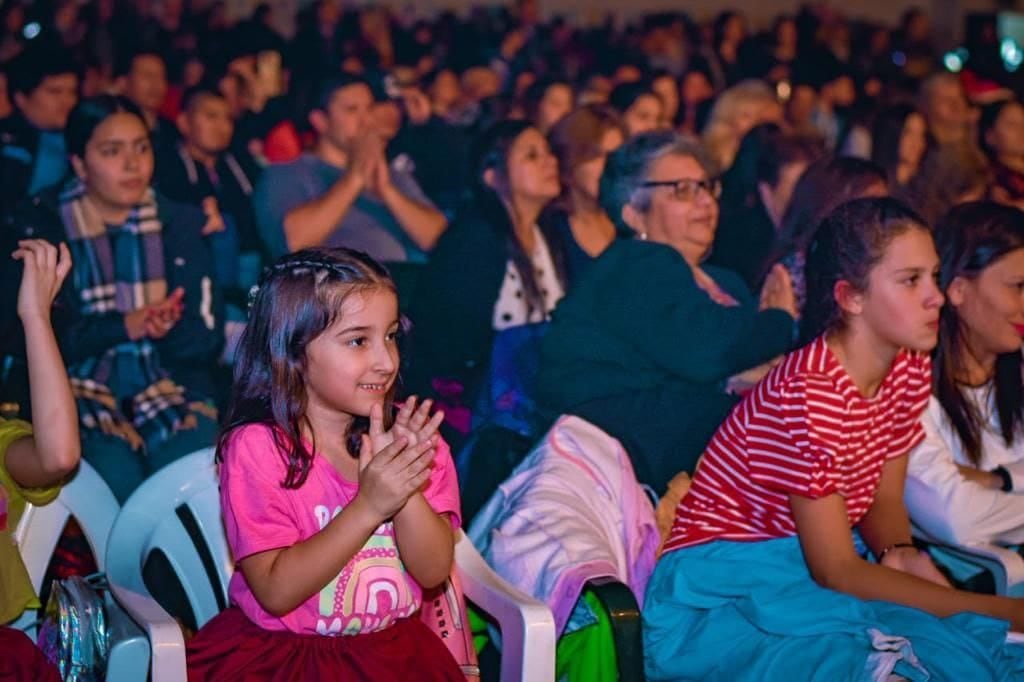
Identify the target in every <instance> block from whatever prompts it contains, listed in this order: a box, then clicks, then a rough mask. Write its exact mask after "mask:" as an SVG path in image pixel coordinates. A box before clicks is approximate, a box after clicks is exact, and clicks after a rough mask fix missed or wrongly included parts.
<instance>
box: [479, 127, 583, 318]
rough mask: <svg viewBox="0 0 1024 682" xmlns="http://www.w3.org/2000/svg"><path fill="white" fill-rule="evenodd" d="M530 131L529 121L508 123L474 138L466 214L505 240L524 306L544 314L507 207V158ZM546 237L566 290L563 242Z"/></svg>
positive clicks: (541, 297)
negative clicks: (490, 179) (490, 180)
mask: <svg viewBox="0 0 1024 682" xmlns="http://www.w3.org/2000/svg"><path fill="white" fill-rule="evenodd" d="M531 129H535V128H534V125H533V124H532V123H530V122H529V121H522V120H512V119H508V120H504V121H500V122H499V123H496V124H494V125H493V126H491V127H490V128H488V129H487V131H485V132H484V133H483V135H481V136H480V137H479V138H477V140H476V141H475V144H474V147H473V155H472V158H473V170H474V179H475V183H474V188H473V197H472V205H471V206H470V207H469V208H468V210H469V211H472V212H474V213H475V214H476V215H477V216H478V217H480V218H482V219H483V220H484V222H486V223H487V224H488V225H492V226H494V228H495V229H496V231H497V233H498V234H500V235H502V236H503V237H504V240H505V251H506V253H507V254H508V257H509V259H510V260H511V261H512V264H513V265H515V268H516V270H517V271H518V272H519V277H520V281H521V282H522V284H523V295H524V297H525V298H526V303H527V305H529V307H530V309H531V310H544V294H543V292H542V291H541V287H540V283H539V282H538V281H537V276H536V275H535V274H534V266H533V262H532V260H531V259H530V254H528V253H526V251H524V250H523V247H522V245H520V243H519V240H518V239H516V233H515V226H514V225H513V224H512V216H511V215H510V214H509V209H508V207H507V206H506V201H508V199H509V197H508V192H509V189H508V178H509V168H508V163H509V154H510V152H511V150H512V145H514V144H515V142H516V140H517V139H519V136H520V135H522V134H523V133H525V132H526V131H527V130H531ZM488 170H491V171H494V174H495V176H496V180H497V182H496V183H495V184H496V185H497V188H495V187H491V186H489V185H488V184H487V183H486V182H485V181H484V179H483V178H484V174H485V173H486V172H487V171H488ZM545 237H546V241H547V246H548V251H549V252H550V253H551V260H552V261H553V263H554V266H555V274H556V276H557V277H558V279H559V281H560V282H561V283H562V285H563V286H565V285H566V282H567V275H566V255H565V247H564V246H563V244H562V240H560V239H553V238H552V235H551V234H550V233H549V234H545Z"/></svg>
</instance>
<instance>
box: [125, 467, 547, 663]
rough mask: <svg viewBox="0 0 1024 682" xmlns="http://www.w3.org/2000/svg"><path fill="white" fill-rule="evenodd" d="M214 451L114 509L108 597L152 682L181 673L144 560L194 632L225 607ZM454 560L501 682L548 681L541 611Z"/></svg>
mask: <svg viewBox="0 0 1024 682" xmlns="http://www.w3.org/2000/svg"><path fill="white" fill-rule="evenodd" d="M213 452H214V451H213V449H212V448H211V449H206V450H200V451H198V452H195V453H193V454H191V455H188V456H187V457H184V458H182V459H180V460H178V461H176V462H174V463H172V464H170V465H168V466H167V467H165V468H164V469H162V470H161V471H159V472H158V473H157V474H156V475H155V476H153V477H151V478H150V479H149V480H147V481H146V482H145V483H143V484H142V486H140V487H139V489H138V490H136V491H135V493H134V494H133V495H132V496H131V498H129V499H128V501H127V502H126V503H125V505H124V507H123V508H122V510H121V513H120V514H119V515H118V518H117V520H116V521H115V523H114V528H113V531H112V532H111V535H110V541H109V543H108V545H107V577H108V579H109V581H110V587H111V591H112V592H113V594H114V597H115V598H116V599H117V601H118V602H120V603H121V605H122V606H123V607H124V608H125V610H126V611H127V612H128V613H129V614H130V615H131V616H132V618H134V619H135V621H136V622H137V623H139V625H141V626H142V627H143V629H144V630H145V631H146V634H147V636H148V637H149V641H150V643H151V645H152V652H153V656H152V661H151V670H152V678H151V679H152V682H179V681H183V680H185V678H186V667H185V645H184V641H183V639H182V634H181V630H180V628H179V627H178V624H177V623H176V622H175V621H174V619H172V618H171V617H170V616H169V615H168V614H167V612H166V611H164V610H163V609H162V608H161V607H160V605H159V604H157V602H156V601H155V600H154V599H153V597H152V596H151V595H150V594H149V591H148V589H147V588H146V586H145V584H144V583H143V580H142V566H143V564H144V562H145V560H146V558H147V557H148V556H149V554H150V553H151V552H153V551H154V550H160V551H162V552H163V553H164V555H165V556H166V557H167V560H168V561H169V562H170V564H171V566H172V568H173V569H174V571H175V573H176V574H177V576H178V578H179V580H180V581H181V583H182V587H183V588H184V590H185V594H186V595H187V597H188V600H189V603H190V604H191V606H192V609H193V612H194V614H195V617H196V622H197V624H198V625H200V626H201V625H203V624H204V623H206V622H207V621H209V620H210V619H211V618H213V617H214V616H215V615H217V614H218V613H219V612H220V611H221V610H223V609H224V608H225V607H226V606H227V586H228V582H229V579H230V577H231V574H232V573H233V572H234V564H233V561H232V559H231V556H230V553H229V550H228V545H227V539H226V537H225V534H224V528H223V524H222V522H221V516H220V492H219V489H218V478H217V472H216V466H215V463H214V461H213ZM186 524H188V525H189V526H191V527H192V529H193V532H197V533H198V535H199V536H201V537H202V539H203V540H204V542H205V547H199V546H197V545H196V544H195V543H194V542H193V540H192V536H191V535H190V534H189V532H188V530H186ZM455 562H456V565H457V567H458V570H459V578H460V580H461V583H462V588H463V591H464V593H465V596H466V598H467V599H469V600H470V601H472V602H473V603H474V604H476V605H477V606H479V607H480V608H482V609H483V610H484V611H485V612H487V613H488V614H490V615H491V616H493V617H494V618H495V619H496V620H497V621H498V624H499V627H500V628H501V633H502V640H503V643H504V644H503V655H502V661H501V679H502V681H503V682H512V681H515V680H528V681H529V682H548V681H553V680H554V673H555V623H554V617H553V616H552V615H551V611H550V610H549V609H548V608H547V606H545V605H544V604H542V603H541V602H538V601H536V600H534V599H532V598H530V597H529V596H527V595H525V594H523V593H522V592H520V591H519V590H516V589H515V588H513V587H511V586H510V585H508V584H507V583H505V582H503V581H502V580H501V578H499V577H498V576H497V575H496V574H495V573H494V572H493V571H491V569H490V568H489V567H488V566H487V564H486V563H485V562H484V560H483V559H482V558H481V557H480V555H479V554H478V553H477V552H476V550H475V549H474V548H473V546H472V544H471V543H470V542H469V540H468V539H467V538H466V537H465V536H464V535H463V534H462V533H461V532H460V533H459V536H458V538H457V542H456V545H455Z"/></svg>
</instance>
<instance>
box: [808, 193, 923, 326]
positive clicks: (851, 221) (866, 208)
mask: <svg viewBox="0 0 1024 682" xmlns="http://www.w3.org/2000/svg"><path fill="white" fill-rule="evenodd" d="M912 229H919V230H924V231H926V232H927V231H928V227H927V225H926V224H925V222H924V220H922V219H921V217H920V216H919V215H917V214H916V213H914V211H913V210H911V209H910V208H909V207H908V206H906V205H905V204H903V203H901V202H899V201H897V200H896V199H892V198H890V197H882V198H867V199H854V200H853V201H848V202H847V203H845V204H843V205H842V206H840V207H839V208H837V209H836V210H834V211H833V212H832V213H831V214H829V216H828V217H827V218H825V220H824V221H823V222H822V223H821V225H820V226H819V227H818V229H817V230H816V231H815V233H814V238H813V239H812V240H811V244H810V246H809V247H808V248H807V266H806V270H805V278H806V281H807V303H806V304H805V305H804V311H803V317H802V318H801V320H800V324H801V327H800V332H801V333H800V337H801V341H802V342H803V343H810V342H811V341H812V340H814V339H815V338H817V337H818V336H820V335H821V334H824V333H825V332H829V331H833V330H835V329H840V328H842V326H843V324H844V320H843V311H842V310H841V309H840V308H839V304H838V303H837V302H836V298H835V287H836V284H837V283H838V282H840V281H845V282H849V283H850V285H851V286H852V287H853V288H854V290H856V291H866V290H867V286H868V277H869V276H870V274H871V269H872V268H874V267H875V265H877V264H878V262H879V261H880V260H882V257H883V256H884V255H885V249H886V247H887V246H888V245H889V242H891V241H892V240H893V238H895V237H896V236H898V235H900V234H903V233H904V232H906V231H907V230H912Z"/></svg>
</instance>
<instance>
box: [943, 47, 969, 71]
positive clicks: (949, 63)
mask: <svg viewBox="0 0 1024 682" xmlns="http://www.w3.org/2000/svg"><path fill="white" fill-rule="evenodd" d="M942 63H943V64H945V66H946V69H947V70H948V71H952V72H953V73H960V69H962V68H964V62H963V60H962V59H960V55H958V54H957V53H956V52H947V53H946V54H945V56H943V58H942Z"/></svg>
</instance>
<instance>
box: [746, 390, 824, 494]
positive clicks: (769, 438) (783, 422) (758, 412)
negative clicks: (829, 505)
mask: <svg viewBox="0 0 1024 682" xmlns="http://www.w3.org/2000/svg"><path fill="white" fill-rule="evenodd" d="M842 412H843V408H842V403H841V401H840V400H839V399H838V396H837V395H836V394H835V391H834V390H833V388H832V385H831V383H830V382H829V380H828V379H827V378H826V377H818V376H814V375H797V376H794V377H792V378H791V379H789V380H788V381H785V382H783V383H781V384H780V385H779V386H778V387H777V395H774V396H770V397H769V400H768V401H764V402H761V401H759V404H758V405H756V407H755V409H754V410H753V411H752V414H751V416H750V421H749V423H748V431H747V436H748V453H749V466H750V477H751V479H752V480H753V481H754V482H756V483H757V484H759V485H761V486H763V487H765V488H767V489H769V490H772V491H775V492H779V493H783V494H786V495H800V496H802V497H808V498H811V499H818V498H822V497H827V496H828V495H831V494H833V493H835V492H836V491H837V490H838V489H839V485H840V479H841V473H840V472H839V471H838V469H837V467H836V456H837V453H838V446H839V443H840V438H839V428H838V425H839V424H840V423H841V419H842ZM833 424H834V425H835V428H834V429H833V428H830V426H831V425H833Z"/></svg>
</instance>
